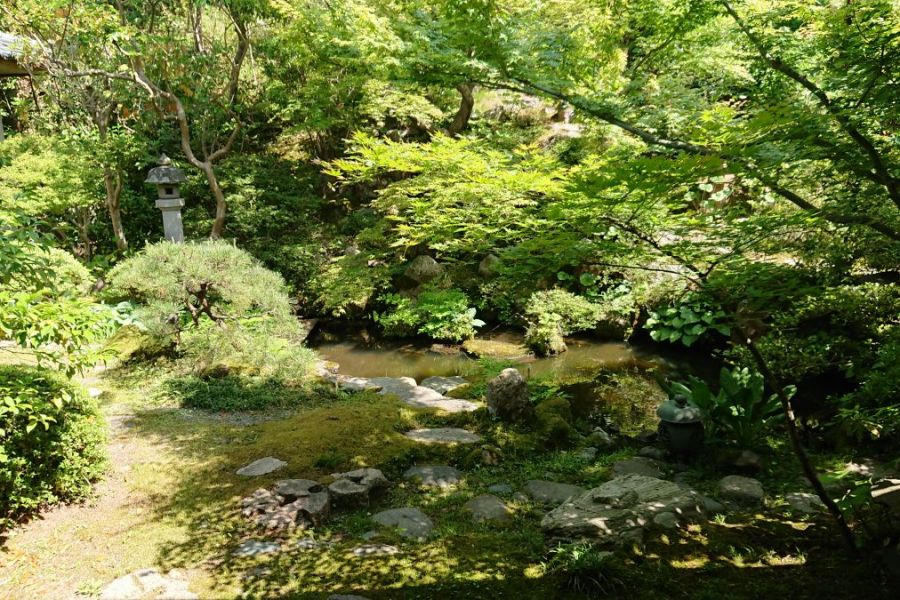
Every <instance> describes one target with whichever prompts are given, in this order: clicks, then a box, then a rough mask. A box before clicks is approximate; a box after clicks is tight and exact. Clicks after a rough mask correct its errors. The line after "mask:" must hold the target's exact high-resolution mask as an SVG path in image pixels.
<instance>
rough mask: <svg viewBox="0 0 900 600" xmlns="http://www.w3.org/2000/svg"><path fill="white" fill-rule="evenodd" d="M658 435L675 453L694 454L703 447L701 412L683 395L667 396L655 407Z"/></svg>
mask: <svg viewBox="0 0 900 600" xmlns="http://www.w3.org/2000/svg"><path fill="white" fill-rule="evenodd" d="M656 416H658V417H659V421H660V423H659V437H660V439H661V440H662V441H663V443H664V444H665V445H666V446H668V447H669V450H671V451H672V452H673V453H675V454H680V455H689V454H695V453H696V452H698V451H699V450H700V449H701V448H702V447H703V413H702V412H701V410H700V409H699V408H698V407H697V405H696V404H694V403H692V402H690V401H688V399H687V398H686V397H685V396H683V395H680V394H679V395H677V396H675V397H674V398H669V399H668V400H666V401H665V402H663V403H662V404H660V405H659V408H657V409H656Z"/></svg>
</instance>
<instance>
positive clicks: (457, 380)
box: [419, 377, 469, 394]
mask: <svg viewBox="0 0 900 600" xmlns="http://www.w3.org/2000/svg"><path fill="white" fill-rule="evenodd" d="M468 383H469V382H468V381H466V380H465V378H464V377H428V378H426V379H423V380H422V383H420V384H419V385H420V386H422V387H426V388H430V389H432V390H434V391H436V392H437V393H439V394H446V393H449V392H452V391H453V390H455V389H456V388H458V387H462V386H464V385H467V384H468Z"/></svg>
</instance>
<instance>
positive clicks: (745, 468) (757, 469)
mask: <svg viewBox="0 0 900 600" xmlns="http://www.w3.org/2000/svg"><path fill="white" fill-rule="evenodd" d="M731 466H732V467H734V468H735V469H737V470H738V471H739V472H741V473H747V474H750V475H754V474H756V473H761V472H762V470H763V463H762V459H761V458H760V457H759V454H757V453H756V452H753V451H752V450H741V452H740V453H739V454H738V455H737V456H735V457H734V460H732V461H731Z"/></svg>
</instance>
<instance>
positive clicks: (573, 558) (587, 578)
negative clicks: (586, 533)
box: [541, 542, 623, 597]
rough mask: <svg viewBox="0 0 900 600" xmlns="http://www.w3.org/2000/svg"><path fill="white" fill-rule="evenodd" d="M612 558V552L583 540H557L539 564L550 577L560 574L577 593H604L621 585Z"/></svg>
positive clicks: (592, 595)
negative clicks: (559, 543) (564, 542)
mask: <svg viewBox="0 0 900 600" xmlns="http://www.w3.org/2000/svg"><path fill="white" fill-rule="evenodd" d="M612 559H613V553H612V552H608V551H603V550H600V549H598V548H597V547H595V546H593V545H591V544H589V543H586V542H577V543H570V544H561V545H559V546H557V547H556V548H554V549H552V550H551V551H550V559H549V560H547V561H546V562H544V563H542V564H541V570H542V571H543V572H544V574H545V575H548V576H550V577H554V576H555V577H561V578H562V579H563V580H564V582H565V584H566V586H567V587H569V588H571V589H572V590H574V591H576V592H578V593H579V594H584V595H585V596H587V597H595V596H598V595H602V596H607V595H610V594H612V593H613V592H615V589H616V588H619V587H622V586H623V583H622V581H621V579H620V578H618V577H617V576H616V574H615V567H614V563H613V560H612Z"/></svg>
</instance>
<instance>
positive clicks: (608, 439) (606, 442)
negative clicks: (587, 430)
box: [587, 427, 616, 449]
mask: <svg viewBox="0 0 900 600" xmlns="http://www.w3.org/2000/svg"><path fill="white" fill-rule="evenodd" d="M587 443H588V444H590V445H591V446H594V447H597V448H603V449H609V448H613V447H615V445H616V441H615V440H614V439H613V436H611V435H610V434H608V433H607V432H606V431H605V430H604V429H603V428H602V427H595V428H594V430H593V431H592V432H591V434H590V435H589V436H588V437H587Z"/></svg>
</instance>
